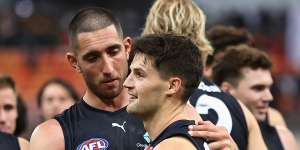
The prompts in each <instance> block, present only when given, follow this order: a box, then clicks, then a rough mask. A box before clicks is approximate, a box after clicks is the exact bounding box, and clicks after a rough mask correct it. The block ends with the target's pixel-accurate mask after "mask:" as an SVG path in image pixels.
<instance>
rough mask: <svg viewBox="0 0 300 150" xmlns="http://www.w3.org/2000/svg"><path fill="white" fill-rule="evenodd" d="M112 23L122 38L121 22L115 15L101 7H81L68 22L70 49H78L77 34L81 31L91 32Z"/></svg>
mask: <svg viewBox="0 0 300 150" xmlns="http://www.w3.org/2000/svg"><path fill="white" fill-rule="evenodd" d="M109 25H114V26H115V28H116V30H117V32H118V35H119V36H120V37H121V38H123V31H122V28H121V24H120V22H119V21H118V19H117V18H116V17H114V15H113V14H112V13H111V12H110V11H109V10H107V9H105V8H102V7H88V8H84V9H81V10H80V11H79V12H78V13H77V14H76V15H75V16H74V17H73V19H72V20H71V22H70V24H69V32H68V36H69V42H70V46H71V48H72V49H75V50H76V49H78V41H77V35H78V34H79V33H82V32H92V31H96V30H99V29H103V28H105V27H107V26H109Z"/></svg>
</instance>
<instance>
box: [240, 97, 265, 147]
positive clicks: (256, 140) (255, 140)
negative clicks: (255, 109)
mask: <svg viewBox="0 0 300 150" xmlns="http://www.w3.org/2000/svg"><path fill="white" fill-rule="evenodd" d="M239 103H240V106H241V107H242V110H243V112H244V115H245V118H246V122H247V126H248V133H249V136H248V148H247V149H248V150H258V149H259V150H267V146H266V144H265V142H264V139H263V136H262V134H261V131H260V128H259V126H258V123H257V120H256V119H255V117H254V116H253V114H252V113H251V112H250V111H249V110H248V108H247V107H246V106H245V105H244V104H243V103H242V102H240V101H239Z"/></svg>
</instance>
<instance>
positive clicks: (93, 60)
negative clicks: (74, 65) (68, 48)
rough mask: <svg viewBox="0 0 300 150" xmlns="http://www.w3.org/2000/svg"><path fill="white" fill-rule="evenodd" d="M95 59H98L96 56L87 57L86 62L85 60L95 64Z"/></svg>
mask: <svg viewBox="0 0 300 150" xmlns="http://www.w3.org/2000/svg"><path fill="white" fill-rule="evenodd" d="M97 59H98V57H97V56H88V57H87V58H86V60H87V61H88V62H96V61H97Z"/></svg>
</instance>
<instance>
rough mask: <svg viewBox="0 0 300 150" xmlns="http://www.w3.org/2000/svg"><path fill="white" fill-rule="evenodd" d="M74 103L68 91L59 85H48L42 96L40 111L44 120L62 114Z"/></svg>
mask: <svg viewBox="0 0 300 150" xmlns="http://www.w3.org/2000/svg"><path fill="white" fill-rule="evenodd" d="M74 103H75V100H74V99H73V98H72V97H71V95H70V94H69V93H68V91H67V90H66V89H65V88H64V87H63V86H62V85H60V84H56V83H53V84H49V85H48V86H47V87H46V88H45V90H44V92H43V94H42V103H41V110H42V114H43V118H44V119H45V120H48V119H51V118H53V117H54V116H55V115H57V114H60V113H62V112H63V111H64V110H66V109H67V108H69V107H70V106H72V105H73V104H74Z"/></svg>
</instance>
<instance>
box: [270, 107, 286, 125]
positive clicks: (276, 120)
mask: <svg viewBox="0 0 300 150" xmlns="http://www.w3.org/2000/svg"><path fill="white" fill-rule="evenodd" d="M268 113H269V119H270V124H271V125H272V126H277V125H280V126H284V127H287V126H286V123H285V121H284V119H283V116H282V114H281V113H280V112H279V111H278V110H276V109H274V108H271V107H270V108H269V110H268Z"/></svg>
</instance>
